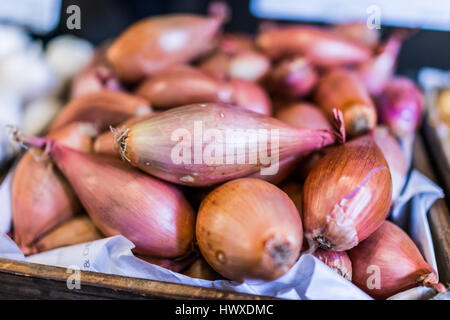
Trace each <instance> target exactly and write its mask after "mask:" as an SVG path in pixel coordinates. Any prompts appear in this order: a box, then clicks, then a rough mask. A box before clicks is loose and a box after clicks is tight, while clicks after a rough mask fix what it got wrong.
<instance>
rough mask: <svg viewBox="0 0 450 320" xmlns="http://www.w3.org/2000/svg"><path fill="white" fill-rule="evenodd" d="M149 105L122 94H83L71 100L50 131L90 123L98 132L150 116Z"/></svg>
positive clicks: (105, 92)
mask: <svg viewBox="0 0 450 320" xmlns="http://www.w3.org/2000/svg"><path fill="white" fill-rule="evenodd" d="M151 111H152V109H151V107H150V106H149V104H148V103H147V102H146V101H145V100H144V99H142V98H139V97H136V96H133V95H131V94H128V93H124V92H114V91H100V92H94V93H88V94H85V95H83V96H81V97H79V98H77V99H74V100H71V101H70V102H69V103H68V104H67V105H66V106H65V107H64V108H63V109H62V111H61V112H60V114H59V115H58V117H57V118H56V119H55V121H54V122H53V123H52V125H51V127H50V131H54V130H56V129H59V128H62V127H64V126H66V125H67V124H68V123H71V122H76V121H82V122H90V123H92V124H93V125H94V126H95V128H96V129H97V130H98V131H99V132H102V131H105V130H106V129H108V128H109V126H115V125H117V124H119V123H121V122H124V121H125V120H127V119H129V118H131V117H134V116H138V115H145V114H150V113H151Z"/></svg>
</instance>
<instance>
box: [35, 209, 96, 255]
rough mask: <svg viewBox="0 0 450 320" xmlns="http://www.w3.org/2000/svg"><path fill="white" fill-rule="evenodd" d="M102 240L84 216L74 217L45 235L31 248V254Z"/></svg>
mask: <svg viewBox="0 0 450 320" xmlns="http://www.w3.org/2000/svg"><path fill="white" fill-rule="evenodd" d="M101 238H103V236H102V234H101V233H100V231H98V229H97V227H96V226H95V225H94V223H93V222H92V221H91V219H89V217H87V216H85V215H81V216H77V217H74V218H72V219H70V220H68V221H66V222H64V223H62V224H60V225H58V226H57V227H56V228H54V229H53V230H51V231H50V232H48V233H46V234H45V235H44V236H43V237H41V238H40V239H39V240H38V241H37V242H36V244H35V245H34V247H33V252H32V253H38V252H43V251H48V250H52V249H56V248H60V247H65V246H71V245H75V244H79V243H84V242H90V241H95V240H98V239H101Z"/></svg>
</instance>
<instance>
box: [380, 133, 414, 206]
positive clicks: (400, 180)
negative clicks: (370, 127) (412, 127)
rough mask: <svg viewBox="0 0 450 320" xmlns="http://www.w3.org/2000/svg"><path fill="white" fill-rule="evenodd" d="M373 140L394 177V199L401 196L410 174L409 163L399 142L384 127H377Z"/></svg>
mask: <svg viewBox="0 0 450 320" xmlns="http://www.w3.org/2000/svg"><path fill="white" fill-rule="evenodd" d="M373 138H374V139H375V142H376V143H377V145H378V147H379V148H380V149H381V152H383V155H384V158H385V159H386V161H387V163H388V165H389V169H390V170H391V177H392V199H393V200H395V199H397V197H398V196H399V195H400V192H401V191H402V189H403V186H404V185H405V181H406V175H407V173H408V161H407V160H406V156H405V154H404V153H403V150H402V148H401V146H400V144H399V143H398V142H397V140H396V139H395V138H394V137H393V136H392V135H391V134H390V133H389V130H388V129H387V128H386V127H383V126H377V127H376V128H375V130H374V131H373Z"/></svg>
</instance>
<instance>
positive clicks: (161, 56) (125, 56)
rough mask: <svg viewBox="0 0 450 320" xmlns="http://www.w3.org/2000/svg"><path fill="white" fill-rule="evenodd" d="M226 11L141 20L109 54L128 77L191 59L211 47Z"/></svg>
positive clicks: (142, 74) (114, 64)
mask: <svg viewBox="0 0 450 320" xmlns="http://www.w3.org/2000/svg"><path fill="white" fill-rule="evenodd" d="M223 21H224V15H222V14H218V15H214V16H211V17H203V16H200V15H193V14H173V15H165V16H156V17H151V18H147V19H144V20H141V21H139V22H137V23H135V24H133V25H132V26H131V27H129V28H128V29H127V30H125V32H123V33H122V34H121V35H120V36H119V37H118V39H117V40H116V41H115V42H114V43H113V44H112V45H111V47H110V48H109V49H108V52H107V57H108V60H109V61H110V62H111V64H112V65H113V67H114V69H115V70H116V71H117V72H118V73H119V75H120V77H121V78H122V79H124V80H125V81H137V80H140V79H142V78H143V77H145V76H151V75H154V74H156V73H158V72H160V71H162V70H164V69H166V68H168V67H170V66H173V65H176V64H180V63H185V62H188V61H190V60H192V59H194V58H196V57H198V56H200V55H201V54H204V53H205V52H207V51H208V50H210V49H211V43H212V40H213V39H214V37H215V36H216V34H217V32H218V31H219V28H220V26H221V24H222V23H223Z"/></svg>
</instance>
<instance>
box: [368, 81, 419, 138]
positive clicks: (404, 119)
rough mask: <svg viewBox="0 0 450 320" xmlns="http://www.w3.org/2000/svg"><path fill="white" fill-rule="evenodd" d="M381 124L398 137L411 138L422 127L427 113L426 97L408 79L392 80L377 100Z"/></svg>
mask: <svg viewBox="0 0 450 320" xmlns="http://www.w3.org/2000/svg"><path fill="white" fill-rule="evenodd" d="M377 109H378V116H379V118H380V122H381V123H382V124H385V125H386V126H387V127H388V128H389V130H390V131H391V132H392V133H393V134H394V135H395V136H397V137H399V138H402V137H405V136H409V135H411V134H413V133H414V131H415V130H416V129H417V128H418V127H419V126H420V123H421V120H422V116H423V113H424V112H425V106H424V97H423V94H422V92H421V91H420V90H419V88H418V87H417V86H416V84H415V83H414V82H413V81H411V80H410V79H408V78H405V77H396V78H394V79H392V80H391V81H390V82H389V83H388V84H387V86H386V87H385V88H384V90H383V92H382V93H381V95H380V96H379V97H378V99H377Z"/></svg>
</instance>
